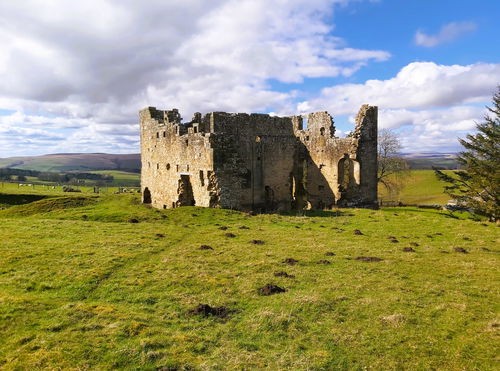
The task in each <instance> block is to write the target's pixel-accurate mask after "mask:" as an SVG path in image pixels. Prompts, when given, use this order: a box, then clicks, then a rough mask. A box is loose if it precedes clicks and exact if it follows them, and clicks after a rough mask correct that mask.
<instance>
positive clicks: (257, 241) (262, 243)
mask: <svg viewBox="0 0 500 371" xmlns="http://www.w3.org/2000/svg"><path fill="white" fill-rule="evenodd" d="M250 243H251V244H254V245H264V244H265V242H264V241H262V240H252V241H250Z"/></svg>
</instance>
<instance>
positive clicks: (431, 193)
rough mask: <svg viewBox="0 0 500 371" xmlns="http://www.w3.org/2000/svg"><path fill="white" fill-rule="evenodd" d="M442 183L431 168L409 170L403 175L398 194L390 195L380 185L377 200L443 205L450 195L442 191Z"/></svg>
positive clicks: (408, 203) (407, 203)
mask: <svg viewBox="0 0 500 371" xmlns="http://www.w3.org/2000/svg"><path fill="white" fill-rule="evenodd" d="M450 172H451V171H450ZM444 185H445V184H444V183H443V182H440V181H438V179H437V178H436V175H435V174H434V171H433V170H411V171H409V173H408V174H407V175H406V176H405V178H404V186H403V188H402V189H401V191H400V192H399V194H396V195H390V194H388V192H387V190H386V189H385V188H384V187H383V186H382V185H380V186H379V190H378V192H379V193H378V195H379V200H383V201H391V200H392V201H398V202H399V201H401V202H402V203H403V204H406V205H430V204H439V205H445V204H446V203H447V202H448V200H450V196H448V195H446V194H445V193H444Z"/></svg>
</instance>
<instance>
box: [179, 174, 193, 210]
mask: <svg viewBox="0 0 500 371" xmlns="http://www.w3.org/2000/svg"><path fill="white" fill-rule="evenodd" d="M177 195H178V200H177V202H176V207H179V206H194V205H195V204H196V202H195V200H194V195H193V187H192V186H191V179H190V176H189V175H186V174H182V175H181V178H180V179H179V183H178V188H177Z"/></svg>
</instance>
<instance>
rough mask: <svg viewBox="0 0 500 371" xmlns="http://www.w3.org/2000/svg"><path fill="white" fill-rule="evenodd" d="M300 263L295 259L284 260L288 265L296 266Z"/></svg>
mask: <svg viewBox="0 0 500 371" xmlns="http://www.w3.org/2000/svg"><path fill="white" fill-rule="evenodd" d="M298 262H299V261H298V260H296V259H294V258H286V259H285V260H283V263H285V264H288V265H295V264H297V263H298Z"/></svg>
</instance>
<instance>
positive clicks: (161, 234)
mask: <svg viewBox="0 0 500 371" xmlns="http://www.w3.org/2000/svg"><path fill="white" fill-rule="evenodd" d="M155 236H156V237H159V238H163V237H165V235H164V234H163V233H156V234H155Z"/></svg>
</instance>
